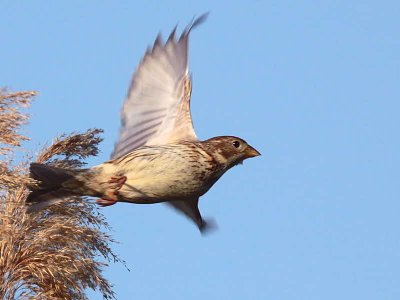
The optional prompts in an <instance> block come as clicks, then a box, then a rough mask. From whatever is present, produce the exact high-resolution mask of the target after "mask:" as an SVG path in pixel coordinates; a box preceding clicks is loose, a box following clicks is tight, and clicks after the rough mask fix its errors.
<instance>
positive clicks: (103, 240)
mask: <svg viewBox="0 0 400 300" xmlns="http://www.w3.org/2000/svg"><path fill="white" fill-rule="evenodd" d="M34 95H35V93H33V92H20V93H6V92H5V91H0V155H1V160H0V298H1V299H5V300H6V299H7V300H11V299H87V297H86V295H85V289H87V288H90V289H93V290H98V291H100V293H102V295H103V297H104V298H106V299H112V298H115V297H114V292H113V291H112V286H111V284H110V283H109V282H108V281H107V279H106V278H104V276H103V274H102V270H103V269H104V267H105V266H106V265H107V263H106V262H110V261H120V260H119V259H118V257H117V256H116V255H115V254H114V253H113V251H112V250H111V248H110V246H109V245H110V243H111V242H113V240H112V238H111V237H110V236H109V235H108V234H106V233H104V231H103V230H104V229H109V226H108V224H107V222H106V221H105V219H104V217H103V215H102V214H101V213H99V211H98V210H97V207H96V205H95V204H94V203H93V202H90V201H86V200H87V199H83V198H82V197H72V198H69V199H67V200H65V201H62V202H61V203H58V204H56V205H53V206H51V207H49V208H47V209H46V210H43V211H41V212H39V213H35V214H27V213H26V207H25V199H26V197H27V195H28V190H27V189H26V185H27V184H34V182H32V180H31V179H30V178H29V177H28V171H27V166H28V165H29V163H28V162H23V163H20V164H18V165H16V164H15V163H14V162H13V159H12V158H13V155H14V154H15V151H17V150H19V149H20V146H21V142H22V141H25V140H27V139H28V138H27V137H25V136H23V135H21V134H20V133H19V130H20V128H21V126H22V125H24V124H25V123H26V122H27V120H28V115H27V114H26V113H24V112H23V107H26V106H28V105H29V103H30V100H31V99H32V97H33V96H34ZM99 133H101V130H98V129H93V130H88V131H87V132H86V133H83V134H72V135H69V136H61V137H59V138H57V139H56V140H55V141H54V142H53V143H52V145H50V146H49V147H47V148H45V149H43V150H42V151H41V153H40V154H39V155H38V157H37V159H36V161H37V162H41V163H50V164H53V165H57V166H62V167H66V168H76V167H81V166H82V165H83V164H84V162H83V159H85V158H87V157H88V156H92V155H97V153H98V148H97V146H98V144H99V142H100V141H101V138H99Z"/></svg>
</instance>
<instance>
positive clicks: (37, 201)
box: [26, 163, 78, 212]
mask: <svg viewBox="0 0 400 300" xmlns="http://www.w3.org/2000/svg"><path fill="white" fill-rule="evenodd" d="M77 172H78V171H76V170H68V169H62V168H57V167H53V166H49V165H45V164H38V163H32V164H31V165H30V176H31V178H33V179H35V180H37V181H38V182H39V184H38V186H35V187H31V193H30V194H29V195H28V197H27V199H26V203H27V204H30V205H29V207H28V212H34V211H39V210H42V209H44V208H46V207H47V206H49V205H52V204H54V203H57V202H60V201H61V200H62V198H64V197H68V196H72V195H73V194H74V193H72V192H70V191H67V190H64V189H62V185H63V183H64V182H66V181H68V180H71V179H73V178H74V177H75V175H76V174H77Z"/></svg>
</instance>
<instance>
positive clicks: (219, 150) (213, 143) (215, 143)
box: [204, 136, 261, 168]
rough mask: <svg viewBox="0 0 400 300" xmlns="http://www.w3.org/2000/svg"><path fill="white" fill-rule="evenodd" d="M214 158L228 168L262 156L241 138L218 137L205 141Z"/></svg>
mask: <svg viewBox="0 0 400 300" xmlns="http://www.w3.org/2000/svg"><path fill="white" fill-rule="evenodd" d="M204 144H205V145H207V146H208V147H209V148H211V149H210V150H212V153H213V156H214V158H215V159H216V160H217V161H218V162H219V163H223V164H225V165H226V166H227V167H228V168H230V167H233V166H235V165H237V164H240V163H242V162H243V161H244V160H245V159H248V158H252V157H256V156H259V155H261V153H260V152H258V151H257V150H256V149H254V148H253V147H252V146H250V145H249V144H247V142H246V141H244V140H243V139H241V138H238V137H235V136H218V137H214V138H211V139H209V140H206V141H204Z"/></svg>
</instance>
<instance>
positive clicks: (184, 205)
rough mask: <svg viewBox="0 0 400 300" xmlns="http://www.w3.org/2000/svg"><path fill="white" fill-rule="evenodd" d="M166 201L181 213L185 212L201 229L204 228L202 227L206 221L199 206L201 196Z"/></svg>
mask: <svg viewBox="0 0 400 300" xmlns="http://www.w3.org/2000/svg"><path fill="white" fill-rule="evenodd" d="M166 203H167V204H169V205H171V206H172V207H174V208H175V209H176V210H178V211H179V212H180V213H183V214H184V215H185V216H186V217H188V218H189V219H191V220H192V221H193V222H194V223H196V225H197V227H198V228H199V229H200V231H201V230H202V228H203V227H204V225H205V222H204V220H203V218H202V216H201V214H200V211H199V206H198V204H199V198H194V199H187V200H175V201H168V202H166Z"/></svg>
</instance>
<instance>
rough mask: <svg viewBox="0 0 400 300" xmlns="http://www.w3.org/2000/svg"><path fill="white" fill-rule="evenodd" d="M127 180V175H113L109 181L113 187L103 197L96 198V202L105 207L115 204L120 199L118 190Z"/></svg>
mask: <svg viewBox="0 0 400 300" xmlns="http://www.w3.org/2000/svg"><path fill="white" fill-rule="evenodd" d="M125 182H126V176H112V177H111V179H110V180H109V181H108V183H111V184H112V187H111V188H110V189H108V190H107V191H106V192H105V193H104V196H103V197H102V198H99V199H97V200H96V203H97V204H99V205H101V206H103V207H105V206H110V205H114V204H115V203H117V201H118V198H117V196H118V191H119V190H120V189H121V188H122V186H123V185H124V184H125Z"/></svg>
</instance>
